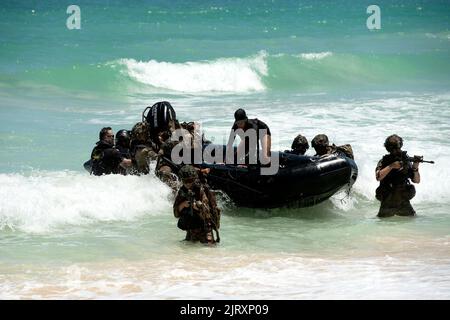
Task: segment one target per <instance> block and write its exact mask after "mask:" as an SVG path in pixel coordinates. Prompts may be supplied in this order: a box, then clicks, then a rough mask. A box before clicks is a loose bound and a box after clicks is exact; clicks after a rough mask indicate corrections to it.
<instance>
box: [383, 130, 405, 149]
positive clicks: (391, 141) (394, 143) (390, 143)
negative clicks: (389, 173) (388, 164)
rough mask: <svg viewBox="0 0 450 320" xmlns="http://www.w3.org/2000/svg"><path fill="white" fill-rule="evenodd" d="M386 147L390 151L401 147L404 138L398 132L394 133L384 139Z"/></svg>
mask: <svg viewBox="0 0 450 320" xmlns="http://www.w3.org/2000/svg"><path fill="white" fill-rule="evenodd" d="M384 147H385V148H386V150H387V151H388V152H391V151H392V150H395V149H401V148H402V147H403V138H402V137H400V136H398V135H396V134H392V135H390V136H389V137H387V138H386V140H385V141H384Z"/></svg>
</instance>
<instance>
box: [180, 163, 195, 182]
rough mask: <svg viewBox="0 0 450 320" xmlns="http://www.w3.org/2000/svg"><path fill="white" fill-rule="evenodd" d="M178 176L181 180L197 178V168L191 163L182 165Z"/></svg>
mask: <svg viewBox="0 0 450 320" xmlns="http://www.w3.org/2000/svg"><path fill="white" fill-rule="evenodd" d="M179 175H180V178H181V179H182V180H186V179H195V178H197V176H198V175H197V170H195V168H194V167H193V166H191V165H189V164H188V165H185V166H183V167H182V168H181V169H180V171H179Z"/></svg>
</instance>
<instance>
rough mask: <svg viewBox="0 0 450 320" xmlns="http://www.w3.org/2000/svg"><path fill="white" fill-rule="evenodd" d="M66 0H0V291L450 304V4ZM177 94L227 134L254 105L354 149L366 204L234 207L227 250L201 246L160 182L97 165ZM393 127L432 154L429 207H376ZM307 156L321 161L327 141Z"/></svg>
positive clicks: (228, 212) (277, 141)
mask: <svg viewBox="0 0 450 320" xmlns="http://www.w3.org/2000/svg"><path fill="white" fill-rule="evenodd" d="M70 4H74V3H71V2H68V1H3V2H2V5H1V6H0V35H1V37H0V45H1V49H0V147H1V149H2V153H1V155H2V156H1V161H0V185H1V188H0V243H1V246H0V289H1V290H0V292H1V294H0V298H2V299H6V298H14V299H20V298H45V299H49V298H92V299H99V298H126V299H132V298H137V299H143V298H155V299H180V298H188V299H189V298H200V299H203V298H204V299H211V298H224V299H239V298H244V299H303V298H309V299H319V298H331V299H341V298H355V299H361V298H369V299H382V298H389V299H390V298H405V299H424V298H429V299H444V298H445V299H448V298H449V297H450V285H449V283H450V277H449V270H450V245H449V243H450V220H449V218H450V216H449V209H448V208H449V206H450V200H449V199H450V191H449V190H450V183H449V182H448V178H449V177H450V170H449V168H448V166H447V164H448V163H449V162H450V156H449V154H450V143H449V140H448V137H449V136H450V125H449V119H450V108H449V107H450V91H449V85H450V76H449V74H450V59H449V58H450V55H449V53H450V30H449V27H450V26H449V21H450V20H449V13H450V10H449V9H450V5H449V3H448V1H429V2H411V1H395V2H391V1H379V2H378V3H377V4H378V5H379V6H380V8H381V23H382V25H381V27H382V28H381V30H374V31H370V30H368V29H367V28H366V19H367V17H368V16H369V15H368V14H367V13H366V8H367V7H368V6H369V5H370V4H372V3H370V2H369V1H358V2H354V1H340V2H339V3H334V2H333V1H320V2H319V1H301V2H298V1H260V2H258V3H255V2H253V1H239V2H234V1H213V2H192V1H191V2H186V1H170V2H169V1H137V2H133V3H126V4H125V3H123V2H119V1H107V2H106V1H105V2H102V1H89V2H88V1H77V3H75V4H77V5H79V6H80V8H81V30H68V29H67V28H66V19H67V17H68V14H66V9H67V6H69V5H70ZM161 100H168V101H170V102H171V103H172V105H173V106H174V107H175V109H176V111H177V116H178V118H179V119H181V120H186V121H191V120H196V121H200V122H201V123H202V125H203V128H204V130H205V134H206V136H207V137H208V138H210V139H211V140H213V141H214V142H217V143H222V142H223V141H224V139H225V138H226V137H227V134H228V130H229V128H230V127H231V124H232V120H233V119H232V114H233V112H234V110H235V109H236V108H237V107H238V106H242V107H245V109H246V110H247V113H248V114H249V115H250V116H251V117H258V118H259V119H262V120H263V121H265V122H266V123H267V124H268V125H269V126H270V128H271V131H272V135H273V149H275V150H284V149H287V148H288V147H289V146H290V143H291V141H292V139H293V138H294V137H295V136H296V135H297V134H298V133H302V134H304V135H305V136H306V137H307V138H308V139H312V138H313V137H314V135H316V134H317V133H326V134H327V135H328V136H329V137H330V140H332V141H333V142H335V143H336V144H344V143H351V144H352V146H353V149H354V152H355V155H356V161H357V164H358V166H359V170H360V175H359V177H358V180H357V182H356V184H355V185H354V188H353V190H352V192H351V194H350V196H349V197H346V196H345V194H338V195H336V196H334V197H333V198H332V199H330V200H329V201H327V202H325V203H323V204H320V205H318V206H315V207H313V208H304V209H276V210H254V209H243V208H237V207H235V206H233V204H232V203H229V202H228V201H226V200H225V199H222V200H221V201H220V205H221V206H222V208H223V210H224V212H223V218H222V228H221V229H222V230H221V238H222V243H221V244H220V245H219V246H218V247H217V248H206V247H202V246H199V245H191V244H185V243H183V242H181V241H180V240H181V239H182V238H183V233H182V231H181V230H178V229H177V228H176V220H175V219H174V218H173V214H172V209H171V206H172V202H171V201H172V200H171V195H170V191H169V190H168V188H167V187H166V186H165V185H164V184H162V183H161V182H160V181H159V180H158V179H157V178H156V177H154V176H152V175H150V176H145V177H131V176H127V177H123V176H107V177H100V178H99V177H92V176H89V175H88V174H87V173H86V172H85V171H84V169H83V168H82V163H83V162H84V161H85V160H86V159H88V157H89V155H90V152H91V150H92V147H93V145H94V143H95V142H96V140H97V139H96V138H97V136H98V131H99V130H100V128H101V127H103V126H112V127H113V129H114V130H115V131H117V130H119V129H122V128H126V129H129V128H131V127H132V126H133V125H134V123H136V122H137V121H139V120H140V117H141V115H140V114H141V112H142V111H143V109H144V108H145V106H147V105H151V104H153V103H154V102H156V101H161ZM391 133H397V134H399V135H401V136H403V137H404V139H405V149H406V150H408V151H409V153H410V154H423V155H425V157H426V158H427V159H430V160H435V161H436V164H435V165H425V164H424V165H422V166H421V175H422V182H421V184H419V185H417V196H416V197H415V198H414V199H413V201H412V203H413V205H414V207H415V209H416V211H417V214H418V216H417V217H416V218H413V219H409V218H392V219H387V220H380V219H378V218H376V213H377V210H378V205H379V203H378V202H377V201H376V199H375V197H374V190H375V188H376V187H377V182H376V181H375V178H374V168H375V166H376V163H377V161H378V160H379V159H380V158H381V156H382V155H383V154H384V153H385V150H384V148H383V141H384V139H385V137H386V136H388V135H389V134H391ZM308 154H312V151H311V150H309V151H308Z"/></svg>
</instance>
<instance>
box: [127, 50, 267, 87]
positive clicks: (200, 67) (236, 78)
mask: <svg viewBox="0 0 450 320" xmlns="http://www.w3.org/2000/svg"><path fill="white" fill-rule="evenodd" d="M119 64H121V65H124V66H125V67H126V70H125V72H126V73H127V75H128V76H130V77H131V78H132V79H134V80H135V81H138V82H140V83H143V84H147V85H151V86H153V87H156V88H163V89H169V90H174V91H181V92H188V93H194V92H211V91H212V92H241V93H245V92H258V91H264V90H265V89H266V87H265V85H264V83H263V81H262V78H263V76H266V75H267V73H268V67H267V54H266V53H265V52H263V51H261V52H259V53H258V54H257V55H255V56H251V57H248V58H220V59H217V60H213V61H197V62H185V63H171V62H164V61H162V62H160V61H156V60H150V61H136V60H134V59H121V60H120V61H119Z"/></svg>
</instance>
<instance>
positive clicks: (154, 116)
mask: <svg viewBox="0 0 450 320" xmlns="http://www.w3.org/2000/svg"><path fill="white" fill-rule="evenodd" d="M147 110H148V112H147ZM146 112H147V113H146ZM142 121H144V122H147V123H148V125H149V126H150V135H151V137H152V139H154V140H157V139H156V138H157V136H158V133H160V132H161V131H165V130H169V128H170V125H171V123H175V122H176V121H177V114H176V112H175V110H174V108H173V107H172V105H171V104H170V102H168V101H160V102H157V103H155V104H154V105H152V106H151V107H147V108H146V109H145V110H144V112H143V113H142Z"/></svg>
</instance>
